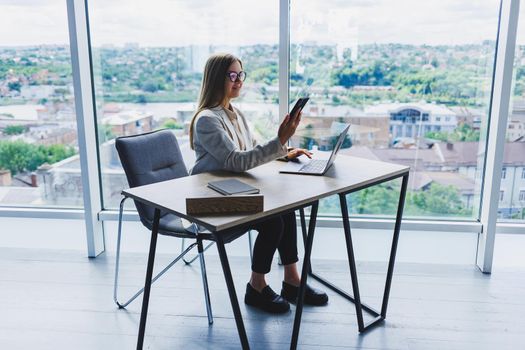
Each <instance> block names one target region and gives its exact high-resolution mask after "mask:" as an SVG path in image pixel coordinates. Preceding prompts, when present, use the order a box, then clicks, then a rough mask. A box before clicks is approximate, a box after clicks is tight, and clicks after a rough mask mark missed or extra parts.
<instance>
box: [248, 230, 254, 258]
mask: <svg viewBox="0 0 525 350" xmlns="http://www.w3.org/2000/svg"><path fill="white" fill-rule="evenodd" d="M248 250H249V251H250V263H253V243H252V230H248Z"/></svg>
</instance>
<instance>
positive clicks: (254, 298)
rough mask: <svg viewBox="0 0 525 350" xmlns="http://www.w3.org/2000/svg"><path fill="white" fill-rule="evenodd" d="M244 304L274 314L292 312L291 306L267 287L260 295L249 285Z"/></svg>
mask: <svg viewBox="0 0 525 350" xmlns="http://www.w3.org/2000/svg"><path fill="white" fill-rule="evenodd" d="M244 302H245V303H246V304H248V305H251V306H255V307H256V308H259V309H261V310H263V311H266V312H269V313H272V314H281V313H284V312H287V311H288V310H290V304H289V303H288V302H287V301H286V300H285V299H284V298H283V297H281V296H280V295H279V294H277V293H275V292H274V291H273V290H272V288H270V286H266V287H264V288H263V290H261V292H260V293H259V292H258V291H257V290H255V289H254V288H253V287H252V286H251V285H250V284H249V283H248V284H247V285H246V294H245V295H244Z"/></svg>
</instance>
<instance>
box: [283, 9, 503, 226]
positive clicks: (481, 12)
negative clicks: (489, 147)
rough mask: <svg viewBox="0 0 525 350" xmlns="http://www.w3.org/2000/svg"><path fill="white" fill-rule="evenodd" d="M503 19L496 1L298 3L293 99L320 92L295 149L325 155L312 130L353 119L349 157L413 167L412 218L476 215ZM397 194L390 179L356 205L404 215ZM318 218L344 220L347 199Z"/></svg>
mask: <svg viewBox="0 0 525 350" xmlns="http://www.w3.org/2000/svg"><path fill="white" fill-rule="evenodd" d="M466 9H468V11H465V10H466ZM498 13H499V1H497V0H488V1H482V2H477V3H476V5H475V6H473V5H472V3H468V2H457V1H437V0H435V1H425V2H421V1H415V0H402V1H386V0H385V1H375V2H363V1H345V2H341V1H337V0H327V1H322V2H319V1H314V0H304V1H303V0H302V1H292V2H291V12H290V17H291V34H290V37H291V46H290V99H291V102H294V101H295V99H296V98H297V97H299V96H303V95H309V96H310V101H309V103H308V105H307V106H306V108H305V109H304V110H303V121H302V125H301V127H302V129H300V130H299V131H298V132H297V136H296V137H295V139H294V143H295V144H296V145H301V146H305V147H308V148H311V147H316V146H317V147H318V148H319V149H321V148H322V147H323V146H321V143H322V142H323V141H322V140H321V139H316V137H315V136H312V135H313V134H318V131H319V130H328V129H329V128H330V127H331V125H332V123H334V122H338V123H350V124H351V125H352V127H351V129H350V133H351V144H352V147H351V148H346V149H343V150H341V154H347V155H351V156H356V157H365V158H368V159H375V160H381V161H387V162H394V163H400V164H405V165H409V166H410V167H411V172H410V181H409V193H408V196H407V201H406V206H405V213H406V214H407V215H412V216H419V217H421V216H434V217H435V216H439V217H449V218H450V217H451V218H474V219H476V218H477V217H478V212H479V209H478V208H479V189H480V176H481V174H482V170H483V169H482V166H483V159H484V141H483V138H484V132H483V130H484V128H485V124H486V121H487V116H488V109H489V100H490V89H491V81H492V69H493V64H494V56H495V40H496V35H497V29H498V28H497V26H498ZM465 28H468V30H465ZM356 171H359V169H356ZM398 197H399V183H398V182H396V183H391V184H387V185H384V186H380V187H375V188H370V189H367V190H363V191H360V192H358V193H355V194H353V195H351V196H349V199H348V201H349V208H350V210H351V213H354V214H371V215H394V214H395V212H396V209H397V199H398ZM319 210H320V211H321V212H322V213H324V214H338V213H339V202H338V198H335V197H334V198H329V199H327V200H325V201H324V202H323V205H322V206H321V207H320V209H319Z"/></svg>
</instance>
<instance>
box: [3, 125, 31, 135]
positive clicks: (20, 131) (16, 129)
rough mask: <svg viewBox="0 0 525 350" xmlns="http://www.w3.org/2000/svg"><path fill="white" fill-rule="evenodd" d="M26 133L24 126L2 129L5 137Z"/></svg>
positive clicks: (10, 126)
mask: <svg viewBox="0 0 525 350" xmlns="http://www.w3.org/2000/svg"><path fill="white" fill-rule="evenodd" d="M25 131H26V127H25V126H24V125H8V126H6V127H5V129H4V134H5V135H20V134H23V133H24V132H25Z"/></svg>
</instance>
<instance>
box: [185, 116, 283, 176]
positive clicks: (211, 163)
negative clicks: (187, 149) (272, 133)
mask: <svg viewBox="0 0 525 350" xmlns="http://www.w3.org/2000/svg"><path fill="white" fill-rule="evenodd" d="M235 112H236V113H237V116H238V122H239V125H240V127H241V130H242V129H244V130H245V131H246V133H247V139H248V142H247V144H246V151H241V150H239V146H238V142H237V139H236V138H237V135H236V133H235V130H234V126H233V124H232V122H231V121H230V119H229V118H228V116H227V115H226V112H225V111H224V110H223V109H222V107H215V108H212V109H206V110H204V111H202V112H200V113H199V114H198V115H197V119H196V120H195V124H194V130H193V145H194V148H195V155H196V158H197V159H196V161H195V165H194V166H193V168H192V169H191V170H190V174H199V173H202V172H206V171H214V170H228V171H234V172H243V171H246V170H249V169H251V168H254V167H256V166H259V165H261V164H264V163H267V162H269V161H272V160H274V159H276V158H279V157H281V156H284V155H286V153H287V148H286V145H284V146H283V145H281V142H280V141H279V138H278V137H277V136H276V137H275V138H273V139H271V140H270V141H268V142H267V143H265V144H264V145H257V143H256V142H255V140H254V139H253V137H252V134H251V133H250V129H249V128H248V124H247V123H246V118H245V117H244V115H243V114H242V113H241V112H240V111H239V110H238V109H236V108H235Z"/></svg>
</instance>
